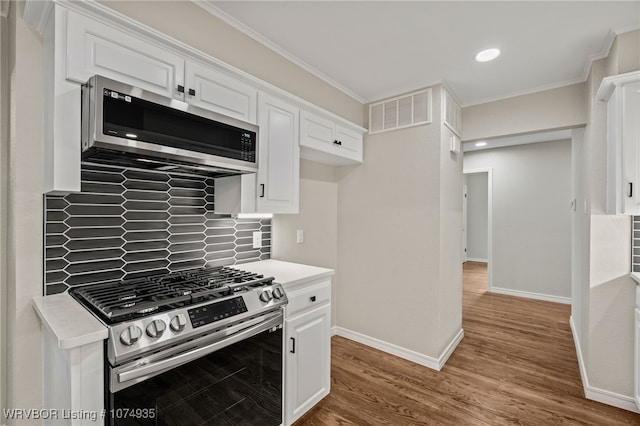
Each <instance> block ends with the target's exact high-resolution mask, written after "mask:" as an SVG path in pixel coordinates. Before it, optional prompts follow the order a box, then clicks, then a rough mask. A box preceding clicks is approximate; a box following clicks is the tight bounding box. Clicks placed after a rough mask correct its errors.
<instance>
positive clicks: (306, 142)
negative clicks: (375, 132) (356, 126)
mask: <svg viewBox="0 0 640 426" xmlns="http://www.w3.org/2000/svg"><path fill="white" fill-rule="evenodd" d="M300 123H301V124H300V126H301V129H300V148H301V150H300V156H301V157H302V158H306V159H307V160H312V161H317V162H319V163H325V164H330V165H333V166H345V165H348V164H358V163H362V134H361V133H358V132H356V131H354V130H350V129H348V128H347V127H345V126H342V125H340V124H337V123H335V122H334V121H332V120H330V119H328V118H326V117H321V116H318V115H315V114H313V113H310V112H308V111H302V112H301V113H300Z"/></svg>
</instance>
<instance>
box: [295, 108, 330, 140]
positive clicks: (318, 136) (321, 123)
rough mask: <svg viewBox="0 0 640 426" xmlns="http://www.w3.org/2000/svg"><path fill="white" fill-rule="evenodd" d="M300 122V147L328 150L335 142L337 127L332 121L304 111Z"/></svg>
mask: <svg viewBox="0 0 640 426" xmlns="http://www.w3.org/2000/svg"><path fill="white" fill-rule="evenodd" d="M300 122H301V123H302V124H301V126H302V129H301V131H300V146H306V147H309V148H318V147H325V149H326V148H329V146H330V145H331V143H333V141H334V140H335V125H334V123H333V122H332V121H331V120H327V119H325V118H323V117H318V116H317V115H314V114H311V113H308V112H306V111H302V112H301V113H300Z"/></svg>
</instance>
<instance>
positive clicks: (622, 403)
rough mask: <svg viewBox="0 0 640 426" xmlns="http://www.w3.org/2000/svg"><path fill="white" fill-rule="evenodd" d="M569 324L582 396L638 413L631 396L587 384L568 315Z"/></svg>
mask: <svg viewBox="0 0 640 426" xmlns="http://www.w3.org/2000/svg"><path fill="white" fill-rule="evenodd" d="M569 325H570V326H571V334H572V335H573V343H574V344H575V346H576V356H577V358H578V366H579V367H580V378H581V379H582V389H583V391H584V397H585V398H587V399H590V400H592V401H597V402H601V403H603V404H607V405H611V406H614V407H617V408H622V409H623V410H627V411H631V412H633V413H639V414H640V410H639V409H638V407H637V406H636V402H635V400H634V399H633V398H632V397H630V396H626V395H621V394H618V393H615V392H610V391H608V390H604V389H600V388H596V387H594V386H591V385H590V384H589V376H588V375H587V367H586V364H585V362H584V357H583V355H582V346H580V337H579V336H578V332H577V331H576V325H575V323H574V321H573V317H572V316H571V317H569Z"/></svg>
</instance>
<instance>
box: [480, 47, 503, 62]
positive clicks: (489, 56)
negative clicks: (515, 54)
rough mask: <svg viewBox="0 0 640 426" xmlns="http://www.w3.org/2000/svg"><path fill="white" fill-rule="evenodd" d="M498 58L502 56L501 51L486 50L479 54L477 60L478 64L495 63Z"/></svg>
mask: <svg viewBox="0 0 640 426" xmlns="http://www.w3.org/2000/svg"><path fill="white" fill-rule="evenodd" d="M498 56H500V50H499V49H485V50H483V51H482V52H478V54H477V55H476V58H475V59H476V61H478V62H489V61H493V60H494V59H495V58H497V57H498Z"/></svg>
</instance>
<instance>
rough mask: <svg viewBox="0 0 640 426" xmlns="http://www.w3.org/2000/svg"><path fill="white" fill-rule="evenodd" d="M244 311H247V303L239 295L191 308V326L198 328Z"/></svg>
mask: <svg viewBox="0 0 640 426" xmlns="http://www.w3.org/2000/svg"><path fill="white" fill-rule="evenodd" d="M244 312H247V305H246V304H245V303H244V299H243V298H242V297H240V296H238V297H234V298H233V299H228V300H225V301H222V302H217V303H211V304H209V305H204V306H199V307H197V308H193V309H189V318H190V319H191V326H192V327H193V328H198V327H202V326H203V325H207V324H211V323H212V322H215V321H220V320H223V319H225V318H229V317H232V316H234V315H238V314H242V313H244Z"/></svg>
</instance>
